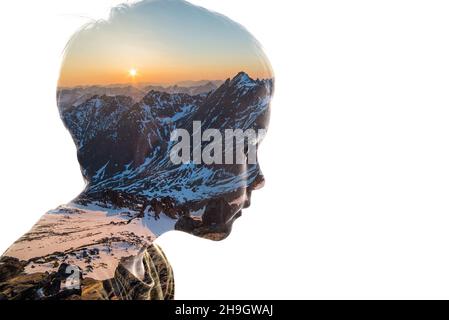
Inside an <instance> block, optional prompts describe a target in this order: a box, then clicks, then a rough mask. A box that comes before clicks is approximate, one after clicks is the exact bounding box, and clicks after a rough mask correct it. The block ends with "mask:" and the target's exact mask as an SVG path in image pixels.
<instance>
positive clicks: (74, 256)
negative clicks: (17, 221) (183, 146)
mask: <svg viewBox="0 0 449 320" xmlns="http://www.w3.org/2000/svg"><path fill="white" fill-rule="evenodd" d="M272 93H273V80H272V79H261V80H259V79H252V78H250V77H249V76H248V74H246V73H244V72H240V73H238V74H237V75H235V76H234V77H233V78H230V79H227V80H225V81H223V82H222V83H221V84H220V85H217V83H216V82H211V81H208V82H205V83H201V84H197V83H195V85H194V86H172V87H165V88H159V87H148V86H145V87H143V88H142V87H141V88H135V87H98V86H94V87H83V88H70V89H69V88H65V89H61V90H59V91H58V103H59V109H60V115H61V118H62V120H63V122H64V124H65V126H66V127H67V128H68V130H69V131H70V133H71V135H72V137H73V140H74V141H75V144H76V146H77V149H78V160H79V163H80V166H81V170H82V174H83V176H84V178H85V180H86V182H87V184H86V188H85V190H84V191H83V192H82V193H81V194H80V195H79V196H78V197H77V198H75V199H74V200H73V201H72V202H70V203H69V204H67V205H63V206H60V207H58V208H56V209H54V210H52V211H49V212H48V213H47V214H46V215H45V216H44V217H43V218H42V219H41V220H40V221H39V222H38V223H37V224H36V225H35V227H33V229H32V230H31V231H30V232H29V233H27V234H26V235H25V236H23V237H22V238H21V239H19V240H18V241H17V242H16V243H14V244H13V245H12V246H11V247H10V248H9V249H8V251H7V252H6V253H5V256H4V257H3V258H2V260H1V261H0V274H3V275H5V274H6V275H9V276H8V277H4V279H3V280H2V279H0V299H1V298H2V297H3V298H8V299H11V298H14V297H21V298H24V297H25V298H26V297H28V298H33V299H40V298H42V299H44V298H49V297H50V298H51V297H55V296H58V295H60V292H61V290H63V286H64V283H67V281H68V280H67V278H68V275H67V274H66V273H64V272H65V271H64V269H63V267H64V268H67V266H75V267H76V268H77V270H79V272H80V274H81V279H82V281H83V290H85V292H87V293H86V294H89V296H90V297H92V295H104V294H107V295H113V290H112V289H110V285H109V284H110V283H118V282H120V279H122V278H121V277H124V276H125V274H126V277H136V278H139V272H138V271H136V270H134V269H133V268H131V269H129V268H128V269H127V267H124V266H126V265H129V264H130V262H129V261H130V260H133V259H135V258H136V257H139V255H140V254H141V250H142V248H148V247H150V246H151V244H152V242H153V240H154V239H155V238H156V237H158V236H159V235H161V234H163V233H164V232H166V231H169V230H174V229H176V230H181V231H185V232H189V233H191V234H195V235H198V236H201V237H205V238H208V239H212V240H220V239H223V238H225V237H226V236H227V235H228V234H229V232H230V228H231V226H232V222H233V221H234V219H236V218H237V217H239V216H240V215H241V209H242V208H244V207H247V206H248V205H249V202H250V195H251V191H252V190H254V189H257V188H259V187H260V186H261V185H262V184H263V177H262V175H261V173H260V170H259V166H258V164H257V163H256V164H241V165H225V164H212V165H205V164H195V163H194V162H189V163H182V164H179V165H175V164H173V163H172V161H171V160H170V156H169V155H170V150H171V148H172V147H173V144H174V143H175V142H174V141H170V136H171V133H172V132H173V131H174V130H176V129H180V128H182V129H185V130H187V131H188V132H189V133H190V134H193V132H192V130H193V128H192V123H193V121H201V124H202V129H203V130H205V129H208V128H215V129H218V130H220V131H221V132H224V130H225V129H235V128H239V129H243V130H246V129H255V130H257V129H260V128H265V127H266V125H267V122H268V118H269V103H270V98H271V95H272ZM125 269H126V270H129V272H128V271H126V270H125ZM120 270H121V271H120ZM55 279H56V280H55ZM52 281H56V287H57V288H56V289H57V290H56V289H55V288H54V285H53V287H52V283H53V282H52ZM80 281H81V280H80ZM17 283H20V285H21V287H20V288H22V289H23V290H19V291H17V292H16V291H11V290H12V289H11V287H12V286H15V287H17ZM108 283H109V284H108ZM108 286H109V287H108ZM99 287H101V290H100V289H98V288H99ZM95 288H97V289H98V290H97V289H95ZM108 288H109V289H108ZM16 290H17V289H16ZM86 290H87V291H86ZM70 292H71V294H69V295H68V297H71V298H73V297H74V296H76V297H79V296H80V295H81V293H80V292H79V290H78V291H76V290H75V291H73V290H72V291H70ZM105 292H106V293H105ZM66 293H67V291H66Z"/></svg>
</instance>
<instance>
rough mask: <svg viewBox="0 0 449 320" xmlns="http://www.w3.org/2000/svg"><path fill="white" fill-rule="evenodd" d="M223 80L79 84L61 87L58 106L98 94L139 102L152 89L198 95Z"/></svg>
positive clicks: (69, 104) (62, 106)
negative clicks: (120, 96) (166, 84)
mask: <svg viewBox="0 0 449 320" xmlns="http://www.w3.org/2000/svg"><path fill="white" fill-rule="evenodd" d="M222 83H223V81H221V80H200V81H183V82H179V83H177V84H174V85H170V86H163V85H154V84H145V83H140V84H136V85H129V84H128V85H120V84H116V85H105V86H100V85H93V86H77V87H73V88H60V89H59V90H58V92H57V100H58V106H59V108H60V109H62V110H64V109H65V108H67V107H70V106H73V105H79V104H80V103H82V102H84V101H86V100H87V99H88V98H90V97H92V96H94V95H98V96H102V95H106V96H119V95H123V96H128V97H130V98H132V99H133V101H134V102H139V101H140V100H141V99H142V98H143V97H144V96H145V95H146V93H148V92H149V91H151V90H154V91H160V92H167V93H186V94H189V95H197V94H204V93H208V92H210V91H212V90H215V89H217V88H218V87H219V86H220V85H221V84H222Z"/></svg>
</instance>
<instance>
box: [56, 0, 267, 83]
mask: <svg viewBox="0 0 449 320" xmlns="http://www.w3.org/2000/svg"><path fill="white" fill-rule="evenodd" d="M239 71H245V72H247V73H248V74H249V75H250V76H251V77H253V78H269V77H271V76H272V75H271V70H270V67H269V65H268V63H267V62H266V59H265V56H264V55H263V53H262V51H261V50H260V48H259V47H258V45H257V44H256V42H255V41H254V39H253V38H252V36H251V35H250V34H249V33H248V32H247V31H245V30H244V29H242V28H241V27H240V26H239V25H236V24H234V23H231V22H230V20H228V19H227V18H224V17H223V16H221V15H217V14H212V13H210V12H208V11H206V10H204V9H200V8H198V7H195V6H193V5H190V4H188V3H186V2H184V1H182V0H162V1H160V0H156V1H144V2H141V3H138V4H136V5H134V6H131V7H129V8H126V7H125V8H122V9H115V11H114V12H113V14H112V16H111V18H110V19H109V20H108V21H105V22H100V23H97V24H95V25H92V26H90V27H88V28H85V29H84V30H83V31H81V32H80V33H78V34H76V35H75V36H74V37H73V38H72V40H71V41H70V43H69V45H68V47H67V49H66V52H65V58H64V61H63V65H62V67H61V74H60V79H59V86H64V87H69V86H76V85H91V84H116V83H133V82H134V83H138V82H145V83H154V84H171V83H176V82H179V81H184V80H204V79H209V80H220V79H226V78H229V77H232V76H234V75H235V74H237V72H239Z"/></svg>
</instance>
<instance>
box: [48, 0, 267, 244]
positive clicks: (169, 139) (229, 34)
mask: <svg viewBox="0 0 449 320" xmlns="http://www.w3.org/2000/svg"><path fill="white" fill-rule="evenodd" d="M272 93H273V75H272V72H271V68H270V65H269V63H268V61H267V59H266V57H265V55H264V54H263V52H262V50H261V49H260V47H259V44H258V43H257V42H256V41H255V39H254V38H253V37H252V36H251V35H250V34H249V33H248V32H247V31H246V30H245V29H243V28H242V27H241V26H240V25H238V24H236V23H235V22H233V21H231V20H229V19H227V18H226V17H224V16H221V15H219V14H216V13H212V12H209V11H207V10H205V9H203V8H199V7H196V6H193V5H191V4H189V3H187V2H185V1H182V0H168V1H167V0H164V1H160V0H155V1H142V2H140V3H137V4H134V5H130V6H127V5H126V6H120V7H118V8H116V9H114V10H113V12H112V14H111V17H110V18H109V20H107V21H101V22H96V23H93V24H89V25H88V26H86V27H84V28H83V29H82V30H81V31H79V32H78V33H77V34H75V35H74V36H73V38H72V39H71V41H70V42H69V44H68V46H67V48H66V51H65V57H64V61H63V64H62V67H61V74H60V81H59V88H58V93H57V97H58V108H59V111H60V114H61V118H62V120H63V121H64V124H65V126H66V127H67V128H68V130H69V131H70V133H71V135H72V137H73V139H74V141H75V144H76V146H77V151H78V160H79V162H80V165H81V170H82V174H83V177H84V178H85V180H86V188H85V190H84V191H83V192H82V193H81V194H80V195H79V196H78V197H77V198H76V199H75V200H74V202H75V203H79V204H84V205H89V204H92V203H95V204H96V205H101V206H104V207H109V208H129V209H130V210H132V211H134V212H139V214H140V215H141V216H145V215H149V216H151V217H152V218H154V223H155V224H156V223H158V220H159V221H160V224H162V222H161V219H160V217H161V216H166V217H169V218H170V219H171V220H172V223H168V224H166V225H165V224H164V225H163V226H161V227H160V229H161V230H162V231H161V232H163V231H168V230H172V229H177V230H183V231H186V232H189V233H192V234H195V235H198V236H203V237H206V238H209V239H214V240H219V239H223V238H224V237H226V236H227V235H228V234H229V232H230V229H231V226H232V222H233V221H234V220H235V218H237V217H238V216H239V215H240V213H241V209H242V208H244V207H247V206H248V205H249V203H250V196H251V192H252V191H253V190H255V189H257V188H259V187H261V186H262V185H263V183H264V180H263V176H262V173H261V171H260V168H259V164H258V161H257V147H258V145H259V143H260V142H261V141H262V139H263V136H264V134H265V130H266V129H267V125H268V120H269V105H270V99H271V96H272ZM150 228H151V227H150Z"/></svg>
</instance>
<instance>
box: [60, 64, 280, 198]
mask: <svg viewBox="0 0 449 320" xmlns="http://www.w3.org/2000/svg"><path fill="white" fill-rule="evenodd" d="M272 88H273V83H272V80H270V79H268V80H254V79H251V78H250V77H249V76H248V75H247V74H246V73H244V72H240V73H239V74H237V75H236V76H235V77H234V78H232V79H227V80H226V81H225V82H224V83H223V84H222V85H221V86H220V87H218V88H217V89H215V90H212V91H210V92H209V93H207V94H204V93H203V94H196V95H190V94H186V93H167V92H160V91H155V90H151V91H149V92H148V93H147V94H146V95H145V96H144V97H143V98H142V99H141V100H140V101H139V102H138V103H133V100H132V99H131V98H130V97H125V96H114V97H110V96H106V95H102V96H93V97H91V98H89V99H87V100H86V101H84V102H83V103H81V104H78V105H73V106H71V107H68V108H65V109H64V110H62V118H63V120H64V123H65V125H66V126H67V127H68V129H69V131H70V132H71V133H72V136H73V138H74V140H75V143H76V144H77V147H78V158H79V161H80V164H81V167H82V168H83V174H84V176H85V178H86V180H87V181H88V186H87V189H86V193H87V194H89V193H95V192H102V191H104V190H115V191H119V192H123V193H129V194H135V195H140V196H144V197H148V198H150V199H152V198H157V197H171V198H172V199H174V200H175V201H176V202H177V203H179V204H182V203H186V202H189V201H198V200H202V199H205V198H213V197H215V196H217V195H220V194H226V193H230V192H233V191H235V190H236V189H238V188H242V187H246V186H248V185H249V184H251V183H252V182H253V181H254V180H255V179H256V178H257V176H258V174H259V168H258V166H257V165H248V166H247V168H246V170H242V168H241V167H239V166H229V165H228V166H227V165H209V166H207V165H203V164H201V165H198V164H194V163H187V164H181V165H174V164H173V163H172V162H171V161H170V158H169V154H170V149H171V147H172V146H173V142H170V135H171V133H172V132H173V131H174V130H175V129H177V128H183V129H186V130H187V131H189V132H190V133H192V123H193V121H194V120H198V121H201V122H202V130H203V131H204V130H206V129H208V128H214V129H219V130H220V131H224V129H235V128H239V129H243V130H245V129H248V128H253V129H257V128H264V127H265V126H266V123H267V121H268V117H269V109H268V105H269V101H270V97H271V94H272Z"/></svg>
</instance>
